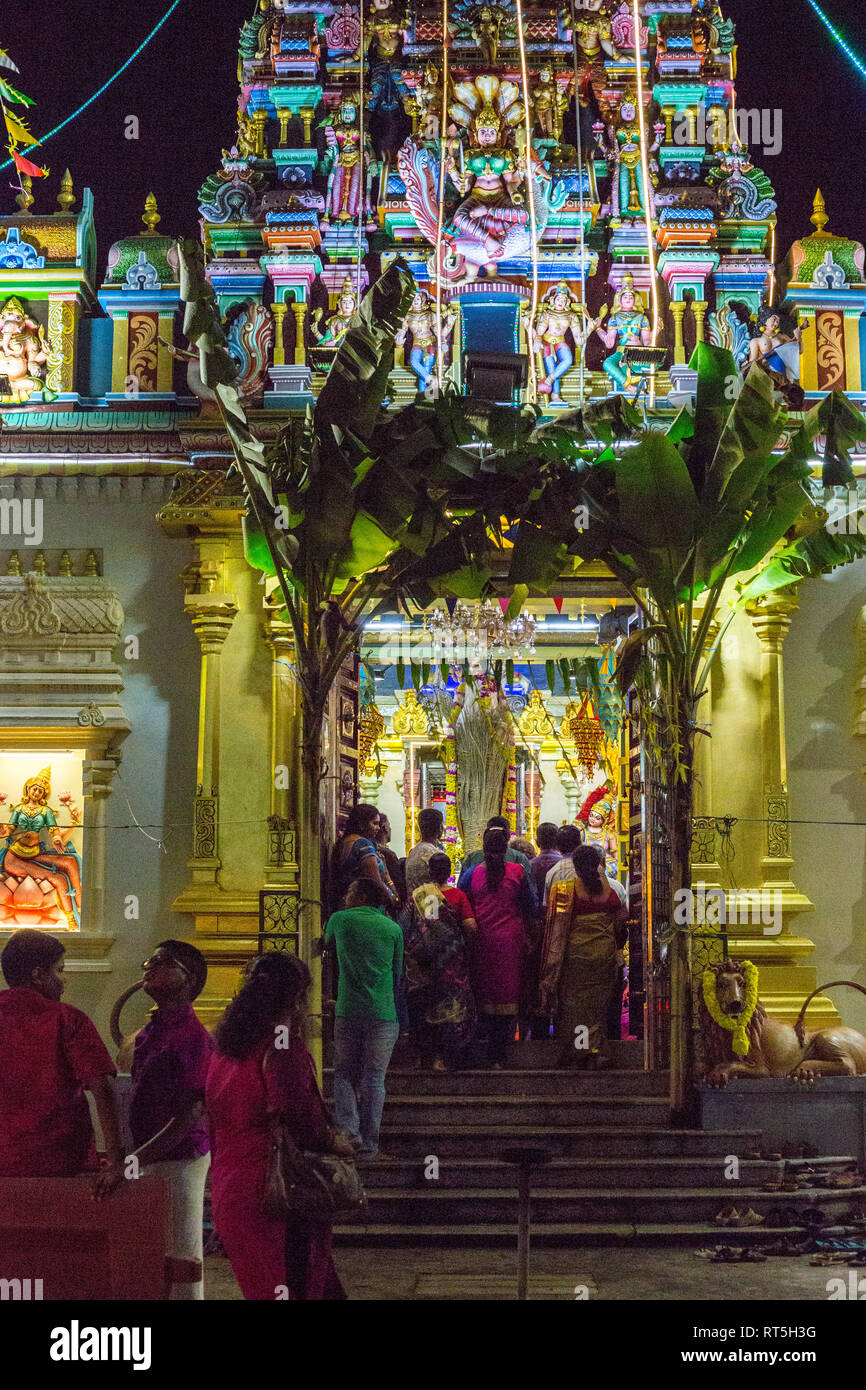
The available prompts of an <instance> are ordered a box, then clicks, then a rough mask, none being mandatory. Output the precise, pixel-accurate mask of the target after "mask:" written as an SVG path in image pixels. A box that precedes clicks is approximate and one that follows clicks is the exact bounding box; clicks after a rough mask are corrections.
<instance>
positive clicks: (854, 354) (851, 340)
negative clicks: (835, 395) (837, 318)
mask: <svg viewBox="0 0 866 1390" xmlns="http://www.w3.org/2000/svg"><path fill="white" fill-rule="evenodd" d="M861 381H862V377H861V364H860V310H859V309H853V310H851V311H850V312H849V311H848V310H846V311H845V390H846V391H862V390H863V387H862V385H861Z"/></svg>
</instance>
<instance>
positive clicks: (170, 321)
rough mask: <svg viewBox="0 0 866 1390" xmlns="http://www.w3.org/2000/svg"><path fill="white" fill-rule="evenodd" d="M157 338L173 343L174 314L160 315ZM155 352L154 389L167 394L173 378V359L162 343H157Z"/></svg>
mask: <svg viewBox="0 0 866 1390" xmlns="http://www.w3.org/2000/svg"><path fill="white" fill-rule="evenodd" d="M159 336H160V338H164V339H165V341H166V342H167V343H171V342H173V341H174V314H160V316H159ZM156 350H157V359H156V389H157V391H166V392H168V391H171V387H172V379H173V376H174V358H173V357H172V355H171V353H170V352H169V350H168V348H165V347H163V345H162V343H157V349H156Z"/></svg>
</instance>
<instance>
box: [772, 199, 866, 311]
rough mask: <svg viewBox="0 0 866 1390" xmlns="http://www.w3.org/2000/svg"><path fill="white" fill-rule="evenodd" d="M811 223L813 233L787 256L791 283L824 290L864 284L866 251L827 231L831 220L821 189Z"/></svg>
mask: <svg viewBox="0 0 866 1390" xmlns="http://www.w3.org/2000/svg"><path fill="white" fill-rule="evenodd" d="M809 220H810V221H811V223H812V226H813V227H814V228H815V230H814V232H812V233H811V234H810V235H809V236H807V237H801V239H800V240H799V241H795V242H794V244H793V246H792V247H791V250H790V252H789V253H788V269H789V276H788V280H789V283H792V282H794V283H796V284H798V285H815V286H816V287H818V288H821V289H843V288H844V287H845V285H846V284H852V283H854V284H859V283H862V282H863V280H864V279H866V275H864V262H866V250H864V248H863V245H862V243H861V242H859V241H851V240H850V239H849V238H848V237H841V236H835V235H834V234H833V233H832V232H828V231H827V230H826V227H827V223H828V221H829V218H828V216H827V208H826V204H825V202H824V195H823V193H822V192H821V190H820V188H819V189H818V191H817V192H816V194H815V197H814V200H813V203H812V216H811V218H810V219H809ZM840 271H841V273H842V276H843V278H842V279H841V280H840V279H839V272H840Z"/></svg>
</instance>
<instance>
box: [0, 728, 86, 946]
mask: <svg viewBox="0 0 866 1390" xmlns="http://www.w3.org/2000/svg"><path fill="white" fill-rule="evenodd" d="M45 756H46V754H45V753H42V754H39V753H32V752H30V753H11V752H3V753H0V931H3V930H5V931H10V930H14V929H16V928H18V927H46V928H47V929H49V930H57V929H65V930H68V931H78V930H79V929H80V927H81V854H82V837H83V833H84V832H83V828H82V809H81V808H82V800H83V798H82V762H83V756H84V755H83V753H77V752H68V753H67V752H55V751H53V750H52V752H51V755H50V756H51V763H50V764H49V765H48V766H42V765H41V764H42V763H43V760H44V758H45Z"/></svg>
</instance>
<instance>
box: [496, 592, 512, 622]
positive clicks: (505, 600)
mask: <svg viewBox="0 0 866 1390" xmlns="http://www.w3.org/2000/svg"><path fill="white" fill-rule="evenodd" d="M510 602H511V599H510V598H508V597H506V598H500V600H499V607H500V608H501V609H502V616H503V618H504V617H505V614H506V613H507V612H508V605H509V603H510Z"/></svg>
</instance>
